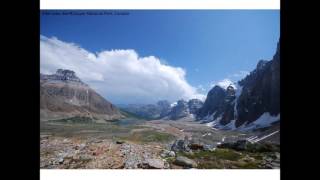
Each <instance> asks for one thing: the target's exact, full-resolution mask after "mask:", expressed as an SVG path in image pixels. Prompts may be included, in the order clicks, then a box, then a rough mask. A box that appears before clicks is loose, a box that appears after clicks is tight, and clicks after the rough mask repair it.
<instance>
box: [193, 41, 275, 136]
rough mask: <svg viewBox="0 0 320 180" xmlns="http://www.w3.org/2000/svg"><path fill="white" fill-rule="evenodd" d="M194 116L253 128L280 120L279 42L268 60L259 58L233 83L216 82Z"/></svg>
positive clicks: (233, 126)
mask: <svg viewBox="0 0 320 180" xmlns="http://www.w3.org/2000/svg"><path fill="white" fill-rule="evenodd" d="M197 119H198V120H200V121H203V122H205V123H209V122H210V123H209V125H211V126H213V127H216V128H224V129H236V128H237V129H239V130H252V129H258V128H264V127H268V126H271V125H272V124H275V123H277V122H279V120H280V46H279V43H278V46H277V51H276V53H275V55H274V56H273V59H272V60H271V61H265V60H261V61H259V62H258V64H257V67H256V69H255V70H254V71H252V72H251V73H250V74H249V75H248V76H246V77H245V78H244V79H242V80H240V81H239V82H238V83H237V85H236V87H235V88H234V87H233V86H229V87H228V88H227V89H223V88H222V87H219V86H215V87H213V88H212V89H211V90H210V91H209V93H208V95H207V99H206V101H205V103H204V105H203V107H202V108H201V109H200V110H199V111H198V113H197Z"/></svg>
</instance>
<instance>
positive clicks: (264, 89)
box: [236, 45, 280, 126]
mask: <svg viewBox="0 0 320 180" xmlns="http://www.w3.org/2000/svg"><path fill="white" fill-rule="evenodd" d="M239 85H240V86H242V93H241V95H240V96H239V99H238V102H237V107H236V108H237V112H238V117H237V121H236V126H241V125H242V124H243V123H245V122H247V123H251V122H253V121H255V120H256V119H258V118H259V117H260V116H261V115H262V114H263V113H265V112H269V113H270V115H272V116H276V115H277V114H279V113H280V46H279V45H278V47H277V52H276V54H275V55H274V57H273V59H272V60H271V61H263V60H261V61H259V63H258V65H257V67H256V69H255V70H254V71H253V72H251V73H250V74H249V75H248V76H247V77H246V78H244V79H243V80H241V81H240V82H239Z"/></svg>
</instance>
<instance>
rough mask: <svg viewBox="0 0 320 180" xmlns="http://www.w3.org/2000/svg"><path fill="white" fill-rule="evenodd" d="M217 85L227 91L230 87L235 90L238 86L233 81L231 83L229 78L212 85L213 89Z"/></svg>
mask: <svg viewBox="0 0 320 180" xmlns="http://www.w3.org/2000/svg"><path fill="white" fill-rule="evenodd" d="M216 85H217V86H220V87H222V88H224V89H227V87H228V86H232V87H233V88H235V89H236V88H237V86H236V84H235V83H234V82H233V81H231V80H230V79H228V78H226V79H223V80H221V81H218V82H217V83H212V84H211V87H214V86H216Z"/></svg>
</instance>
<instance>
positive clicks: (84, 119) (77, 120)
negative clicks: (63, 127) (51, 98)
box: [49, 117, 94, 124]
mask: <svg viewBox="0 0 320 180" xmlns="http://www.w3.org/2000/svg"><path fill="white" fill-rule="evenodd" d="M49 122H58V123H83V124H87V123H93V122H94V121H93V120H92V119H91V118H89V117H71V118H65V119H59V120H50V121H49Z"/></svg>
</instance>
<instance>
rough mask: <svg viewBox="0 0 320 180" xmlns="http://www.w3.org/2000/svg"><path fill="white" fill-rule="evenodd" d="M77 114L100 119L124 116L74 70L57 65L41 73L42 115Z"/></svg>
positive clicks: (42, 117) (44, 118)
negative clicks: (60, 67) (63, 68)
mask: <svg viewBox="0 0 320 180" xmlns="http://www.w3.org/2000/svg"><path fill="white" fill-rule="evenodd" d="M75 116H84V117H90V118H93V119H98V120H102V121H104V120H111V119H118V118H121V117H122V115H121V114H120V111H119V110H118V109H117V107H115V106H114V105H113V104H111V103H110V102H109V101H107V100H105V99H104V98H103V97H102V96H100V95H99V94H98V93H96V92H95V91H94V90H93V89H91V88H90V87H89V86H88V85H87V84H85V83H83V82H82V81H81V80H80V79H79V78H78V77H77V76H76V74H75V73H74V72H73V71H71V70H62V69H58V70H57V72H56V73H55V74H52V75H43V74H41V75H40V118H41V119H42V120H49V119H61V118H69V117H75Z"/></svg>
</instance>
